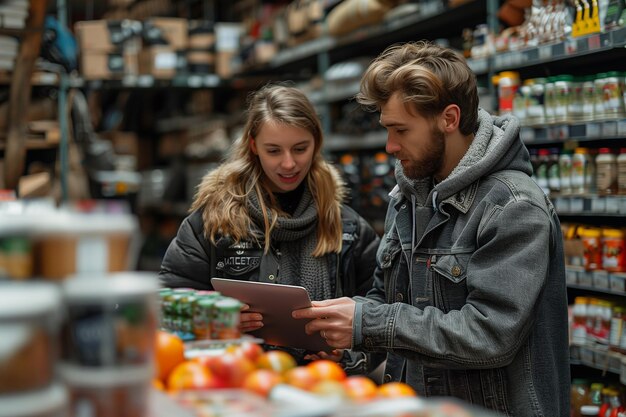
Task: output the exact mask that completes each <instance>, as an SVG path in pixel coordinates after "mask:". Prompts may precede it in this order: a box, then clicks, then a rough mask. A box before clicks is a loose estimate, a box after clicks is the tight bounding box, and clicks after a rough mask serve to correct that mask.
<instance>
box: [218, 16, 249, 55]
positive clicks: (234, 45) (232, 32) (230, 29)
mask: <svg viewBox="0 0 626 417" xmlns="http://www.w3.org/2000/svg"><path fill="white" fill-rule="evenodd" d="M242 31H243V29H242V25H241V24H239V23H224V22H219V23H216V24H215V50H216V51H217V52H235V51H238V50H239V38H240V37H241V33H242Z"/></svg>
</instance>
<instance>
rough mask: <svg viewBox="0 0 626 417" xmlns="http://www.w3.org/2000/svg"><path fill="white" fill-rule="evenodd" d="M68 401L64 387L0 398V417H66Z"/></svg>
mask: <svg viewBox="0 0 626 417" xmlns="http://www.w3.org/2000/svg"><path fill="white" fill-rule="evenodd" d="M68 405H69V399H68V392H67V389H66V388H65V386H64V385H62V384H59V383H55V384H52V385H50V386H49V387H47V388H45V389H41V390H35V391H29V392H26V393H23V394H22V393H20V394H16V395H2V396H0V417H67V415H68V414H67V411H68Z"/></svg>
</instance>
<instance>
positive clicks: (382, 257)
mask: <svg viewBox="0 0 626 417" xmlns="http://www.w3.org/2000/svg"><path fill="white" fill-rule="evenodd" d="M401 252H402V247H401V246H400V241H399V240H395V239H394V240H386V241H385V246H384V247H382V246H381V247H379V250H378V253H377V254H376V258H377V259H376V260H377V262H378V265H379V266H380V269H381V270H382V272H383V277H384V282H385V294H387V301H388V302H390V303H393V300H392V299H391V298H393V294H394V291H393V289H394V288H395V285H396V280H397V276H398V271H399V270H400V267H401V265H400V264H401V263H402V257H401V256H400V253H401ZM390 297H391V298H390Z"/></svg>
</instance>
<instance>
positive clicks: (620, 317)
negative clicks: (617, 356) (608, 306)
mask: <svg viewBox="0 0 626 417" xmlns="http://www.w3.org/2000/svg"><path fill="white" fill-rule="evenodd" d="M625 312H626V310H625V309H624V307H622V306H616V307H613V312H612V317H611V333H610V334H609V350H612V351H614V352H620V351H621V350H620V340H622V334H624V317H625V316H624V313H625Z"/></svg>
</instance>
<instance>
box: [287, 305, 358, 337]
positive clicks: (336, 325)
mask: <svg viewBox="0 0 626 417" xmlns="http://www.w3.org/2000/svg"><path fill="white" fill-rule="evenodd" d="M311 304H312V307H309V308H303V309H302V310H295V311H294V312H293V313H291V314H292V316H293V318H296V319H313V320H312V321H310V322H309V323H307V325H306V327H305V330H306V332H307V334H313V333H315V332H320V334H321V335H322V337H323V338H324V339H326V343H328V346H331V347H334V348H336V349H350V347H351V346H352V319H353V317H354V305H355V302H354V300H352V299H351V298H348V297H342V298H336V299H332V300H324V301H313V302H312V303H311Z"/></svg>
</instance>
